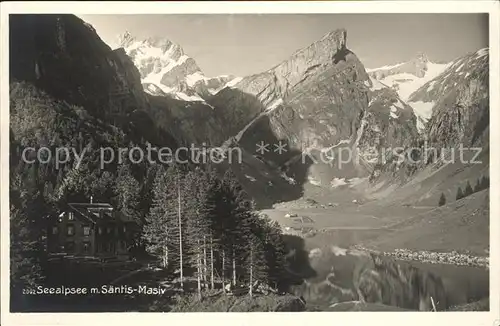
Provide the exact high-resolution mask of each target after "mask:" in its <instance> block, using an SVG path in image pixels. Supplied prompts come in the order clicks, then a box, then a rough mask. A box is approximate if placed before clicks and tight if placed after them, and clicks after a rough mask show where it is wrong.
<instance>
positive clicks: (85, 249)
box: [83, 242, 91, 253]
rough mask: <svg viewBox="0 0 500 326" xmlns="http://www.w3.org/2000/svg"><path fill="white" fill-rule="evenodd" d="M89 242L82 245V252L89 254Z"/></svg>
mask: <svg viewBox="0 0 500 326" xmlns="http://www.w3.org/2000/svg"><path fill="white" fill-rule="evenodd" d="M90 247H91V246H90V242H84V243H83V252H85V253H89V252H90Z"/></svg>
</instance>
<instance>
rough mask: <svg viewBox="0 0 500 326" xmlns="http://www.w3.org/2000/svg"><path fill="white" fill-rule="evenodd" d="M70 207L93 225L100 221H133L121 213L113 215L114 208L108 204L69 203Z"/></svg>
mask: <svg viewBox="0 0 500 326" xmlns="http://www.w3.org/2000/svg"><path fill="white" fill-rule="evenodd" d="M68 207H69V208H70V209H71V210H73V211H74V212H76V213H77V214H79V215H80V216H82V217H84V218H85V219H87V220H89V221H90V222H92V223H96V222H97V221H99V220H115V219H118V220H120V221H122V222H130V221H132V220H131V219H130V218H128V217H126V216H124V215H123V214H121V213H118V212H115V213H114V214H113V211H114V208H113V206H111V204H108V203H68Z"/></svg>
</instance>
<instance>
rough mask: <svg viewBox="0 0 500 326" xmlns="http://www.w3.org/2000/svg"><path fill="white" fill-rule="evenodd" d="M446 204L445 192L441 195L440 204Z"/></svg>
mask: <svg viewBox="0 0 500 326" xmlns="http://www.w3.org/2000/svg"><path fill="white" fill-rule="evenodd" d="M444 204H446V197H445V196H444V193H441V197H439V206H443V205H444Z"/></svg>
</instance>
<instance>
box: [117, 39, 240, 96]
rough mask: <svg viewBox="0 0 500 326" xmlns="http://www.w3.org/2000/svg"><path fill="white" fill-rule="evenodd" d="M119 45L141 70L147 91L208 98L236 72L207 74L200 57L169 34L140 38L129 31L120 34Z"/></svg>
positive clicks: (156, 93)
mask: <svg viewBox="0 0 500 326" xmlns="http://www.w3.org/2000/svg"><path fill="white" fill-rule="evenodd" d="M118 39H119V43H118V44H119V45H120V46H121V47H123V49H124V50H125V52H126V53H127V55H128V56H129V57H130V58H131V59H132V61H133V62H134V65H135V66H136V67H137V68H138V70H139V72H140V74H141V80H142V83H143V86H144V89H145V91H146V92H148V93H150V94H152V95H161V96H170V97H173V98H176V99H179V100H184V101H204V98H206V97H207V96H210V95H212V94H214V93H216V92H217V91H218V90H220V89H221V88H223V87H224V86H225V85H226V84H227V83H228V82H229V81H231V80H232V79H234V77H233V76H217V77H214V78H210V77H206V76H205V74H204V73H203V71H202V70H201V69H200V67H199V66H198V65H197V63H196V61H195V60H194V59H193V58H191V57H190V56H188V55H187V54H186V52H185V51H184V49H183V48H182V47H181V46H180V45H179V44H177V43H175V42H172V41H171V40H169V39H168V38H165V37H160V36H150V37H147V38H142V39H141V38H138V37H136V36H134V35H132V34H131V33H130V32H128V31H126V32H124V33H122V34H121V35H119V36H118Z"/></svg>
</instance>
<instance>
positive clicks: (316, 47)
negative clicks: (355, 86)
mask: <svg viewBox="0 0 500 326" xmlns="http://www.w3.org/2000/svg"><path fill="white" fill-rule="evenodd" d="M346 42H347V31H346V30H344V29H342V30H336V31H333V32H331V33H329V34H327V35H325V36H324V37H323V38H322V39H321V40H319V41H317V42H315V43H313V44H311V45H310V46H308V47H306V48H303V49H301V50H299V51H297V52H296V53H294V54H293V55H292V56H291V57H290V58H289V59H287V60H286V61H284V62H282V63H281V64H279V65H277V66H276V67H274V68H272V69H270V70H268V71H266V72H264V73H260V74H256V75H253V76H249V77H245V78H243V79H242V80H241V81H240V82H239V83H237V84H236V85H235V86H236V87H237V88H238V89H240V90H242V91H243V92H245V93H248V94H251V95H254V96H256V97H257V98H258V99H259V100H260V101H261V102H262V103H263V104H264V106H266V107H267V106H269V105H271V104H272V103H273V102H274V101H276V100H279V99H280V98H283V97H284V96H286V95H287V93H288V92H290V91H291V90H292V89H293V88H294V87H297V86H299V85H300V84H302V83H304V82H305V81H306V80H307V79H308V78H310V77H312V76H315V75H318V74H320V73H322V72H324V71H325V70H327V69H328V67H329V66H330V65H331V64H332V62H335V63H336V62H338V60H340V59H341V58H342V57H345V56H346V54H347V52H348V51H347V45H346ZM361 78H362V77H361Z"/></svg>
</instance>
